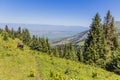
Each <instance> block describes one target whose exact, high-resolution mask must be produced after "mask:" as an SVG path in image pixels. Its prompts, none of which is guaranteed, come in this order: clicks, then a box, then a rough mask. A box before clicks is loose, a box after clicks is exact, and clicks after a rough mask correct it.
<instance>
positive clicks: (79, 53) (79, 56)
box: [77, 48, 83, 62]
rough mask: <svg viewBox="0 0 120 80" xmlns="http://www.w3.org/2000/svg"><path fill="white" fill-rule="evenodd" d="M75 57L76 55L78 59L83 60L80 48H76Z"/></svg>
mask: <svg viewBox="0 0 120 80" xmlns="http://www.w3.org/2000/svg"><path fill="white" fill-rule="evenodd" d="M77 57H78V61H80V62H83V53H82V50H81V48H78V49H77Z"/></svg>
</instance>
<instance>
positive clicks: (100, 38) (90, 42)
mask: <svg viewBox="0 0 120 80" xmlns="http://www.w3.org/2000/svg"><path fill="white" fill-rule="evenodd" d="M100 22H101V19H100V17H99V14H98V13H97V14H96V15H95V18H93V22H92V24H91V26H90V30H89V33H88V38H87V39H86V41H85V46H84V54H83V56H84V62H85V63H88V64H96V63H98V61H99V59H100V58H101V57H102V56H104V53H103V52H104V47H103V46H104V34H103V29H102V27H101V23H100Z"/></svg>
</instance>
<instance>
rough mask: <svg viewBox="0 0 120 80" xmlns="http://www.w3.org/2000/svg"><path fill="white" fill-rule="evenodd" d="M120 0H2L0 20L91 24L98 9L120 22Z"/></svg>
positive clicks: (76, 24) (102, 14)
mask: <svg viewBox="0 0 120 80" xmlns="http://www.w3.org/2000/svg"><path fill="white" fill-rule="evenodd" d="M119 6H120V0H0V23H25V24H50V25H66V26H73V25H74V26H85V27H88V26H89V25H90V24H91V22H92V18H93V17H94V16H95V14H96V13H97V12H98V13H99V14H100V17H101V18H102V20H103V19H104V16H105V15H106V13H107V11H108V10H110V11H111V14H112V15H113V16H114V18H115V20H116V21H120V8H119Z"/></svg>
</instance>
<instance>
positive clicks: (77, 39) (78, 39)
mask: <svg viewBox="0 0 120 80" xmlns="http://www.w3.org/2000/svg"><path fill="white" fill-rule="evenodd" d="M115 26H116V28H117V30H118V34H119V36H120V21H116V22H115ZM88 32H89V30H86V31H83V32H81V33H78V34H76V35H74V36H71V37H68V38H64V39H62V40H60V41H57V42H54V43H53V46H55V45H63V44H67V43H70V42H72V43H73V44H74V45H83V43H84V41H85V39H86V38H87V35H88Z"/></svg>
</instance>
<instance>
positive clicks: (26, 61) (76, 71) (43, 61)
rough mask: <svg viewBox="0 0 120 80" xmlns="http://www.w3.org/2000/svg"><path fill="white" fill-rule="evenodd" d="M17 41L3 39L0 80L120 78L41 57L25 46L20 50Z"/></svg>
mask: <svg viewBox="0 0 120 80" xmlns="http://www.w3.org/2000/svg"><path fill="white" fill-rule="evenodd" d="M18 41H19V40H18V39H15V40H11V39H9V40H8V41H3V40H2V39H1V36H0V80H40V79H41V80H70V79H71V80H120V76H118V75H115V74H114V73H110V72H107V71H105V70H102V69H100V68H95V67H92V66H89V65H84V64H83V63H79V62H73V61H70V60H66V59H60V58H55V57H52V56H48V55H46V54H41V53H39V52H37V51H32V50H29V48H28V47H26V46H25V49H24V50H20V49H17V48H16V44H17V42H18ZM32 75H34V77H30V76H32ZM58 78H59V79H58Z"/></svg>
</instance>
